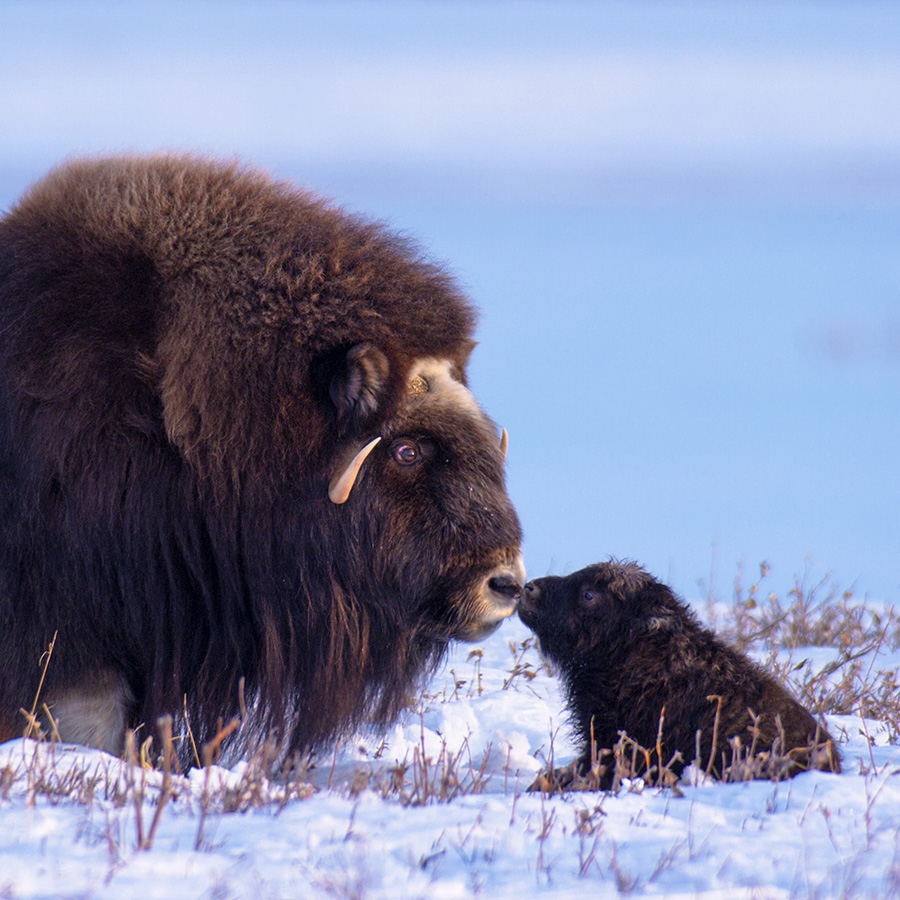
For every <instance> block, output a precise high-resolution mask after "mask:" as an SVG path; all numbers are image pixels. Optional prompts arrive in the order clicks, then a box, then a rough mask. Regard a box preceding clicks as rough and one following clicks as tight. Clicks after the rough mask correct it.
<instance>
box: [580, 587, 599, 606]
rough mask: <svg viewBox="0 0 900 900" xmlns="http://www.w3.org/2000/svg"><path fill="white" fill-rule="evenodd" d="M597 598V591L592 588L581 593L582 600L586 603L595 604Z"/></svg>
mask: <svg viewBox="0 0 900 900" xmlns="http://www.w3.org/2000/svg"><path fill="white" fill-rule="evenodd" d="M596 596H597V594H596V592H595V591H592V590H591V589H590V588H585V589H584V590H583V591H582V592H581V599H582V600H583V601H584V602H585V603H593V602H594V599H595V598H596Z"/></svg>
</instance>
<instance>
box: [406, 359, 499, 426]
mask: <svg viewBox="0 0 900 900" xmlns="http://www.w3.org/2000/svg"><path fill="white" fill-rule="evenodd" d="M452 373H453V362H452V360H449V359H440V358H436V357H425V358H423V359H417V360H416V361H415V362H414V363H413V366H412V368H411V369H410V372H409V380H408V382H407V384H408V391H409V394H410V396H412V397H416V396H421V395H423V394H431V395H433V396H435V397H439V398H441V399H442V400H447V401H448V402H450V403H451V404H453V405H454V406H455V407H457V408H458V409H462V410H465V411H466V412H469V413H477V414H478V415H484V412H483V410H482V409H481V407H480V406H479V405H478V401H477V400H476V399H475V397H474V395H473V394H472V392H471V391H470V390H469V389H468V388H467V387H466V386H465V385H464V384H462V383H461V382H459V381H457V380H456V379H455V378H454V377H453V374H452Z"/></svg>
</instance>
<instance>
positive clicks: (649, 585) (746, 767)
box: [519, 562, 840, 789]
mask: <svg viewBox="0 0 900 900" xmlns="http://www.w3.org/2000/svg"><path fill="white" fill-rule="evenodd" d="M519 615H520V616H521V618H522V621H523V622H524V623H525V624H526V625H527V626H528V627H529V628H531V629H532V630H533V631H534V632H535V633H536V634H537V636H538V639H539V641H540V647H541V651H542V653H544V655H545V656H547V657H548V658H549V659H550V660H551V661H552V662H553V663H555V664H556V665H557V666H558V667H559V669H560V672H561V673H562V678H563V680H564V682H565V686H566V690H567V694H568V701H569V709H570V711H571V713H572V718H573V723H574V725H575V727H576V728H577V732H578V735H579V737H580V738H581V741H582V748H583V749H582V753H581V756H580V757H579V758H578V760H577V761H576V763H575V764H574V766H571V767H567V768H566V769H559V770H556V772H554V773H551V776H550V777H549V778H545V779H544V780H543V781H542V779H539V780H538V782H537V783H536V785H535V786H538V787H545V788H550V789H555V788H560V787H561V788H563V789H565V788H566V787H569V786H573V785H574V784H576V783H578V784H581V785H585V784H586V783H588V784H591V783H592V784H593V786H595V787H596V786H600V787H604V788H608V787H609V786H610V785H611V784H612V781H613V776H614V760H613V759H612V755H611V748H613V747H615V745H616V743H617V741H618V740H619V733H620V732H623V731H624V732H626V733H627V735H628V737H629V738H631V739H632V740H633V741H635V742H636V743H637V744H639V745H640V746H641V747H643V748H647V749H650V750H653V751H654V752H655V753H658V754H659V757H661V762H662V764H663V765H665V764H666V763H668V762H669V761H670V759H671V758H672V756H673V755H674V754H675V753H677V754H679V756H680V761H678V760H677V759H676V761H675V762H674V763H673V765H672V767H671V771H672V772H673V773H674V774H676V775H678V774H680V772H681V771H682V769H683V768H684V766H685V765H686V764H687V763H690V762H691V761H693V760H695V759H697V751H698V749H699V759H698V762H699V764H700V765H701V766H702V767H704V768H705V769H707V770H708V771H710V772H711V773H712V774H714V775H715V776H716V777H730V778H745V777H764V778H781V777H790V776H792V775H795V774H797V773H798V772H802V771H804V770H806V769H810V768H816V769H823V770H827V771H833V772H838V771H840V762H839V758H838V755H837V751H836V750H835V746H834V742H833V741H832V739H831V738H830V737H829V735H828V733H827V732H826V731H825V729H824V728H823V727H822V726H821V725H820V724H819V723H818V722H817V721H816V720H815V718H814V717H813V716H812V715H810V713H808V712H807V711H806V710H805V709H804V708H803V707H802V706H801V705H800V704H799V703H798V702H797V701H796V700H795V699H794V698H793V697H791V695H790V694H789V693H788V692H787V691H786V690H785V689H784V688H783V687H782V686H781V685H780V684H778V683H777V682H776V681H775V680H774V679H773V678H771V677H770V676H769V675H767V674H766V673H765V672H763V671H762V669H760V668H759V666H757V665H756V664H755V663H753V662H752V661H751V660H750V659H748V658H747V657H746V656H745V655H743V654H742V653H739V652H737V651H736V650H734V649H732V648H731V647H729V646H727V645H726V644H725V643H724V642H723V641H721V640H720V639H718V638H717V637H716V636H715V635H714V634H713V633H712V632H711V631H709V630H708V629H706V628H703V627H701V626H700V624H699V623H698V621H697V619H696V618H695V617H694V615H693V613H692V612H691V611H690V610H688V609H687V607H686V606H685V605H684V604H683V603H682V602H680V601H679V599H678V598H677V597H676V596H675V595H674V594H673V593H672V591H671V590H670V589H669V588H668V587H667V586H666V585H664V584H661V583H660V582H658V581H656V580H655V579H654V578H653V577H652V576H651V575H649V574H648V573H647V572H645V571H644V570H643V569H641V568H639V567H638V566H637V565H634V564H633V563H617V562H609V563H600V564H598V565H594V566H589V567H588V568H586V569H582V570H581V571H579V572H574V573H573V574H571V575H568V576H566V577H564V578H557V577H547V578H538V579H536V580H535V581H532V582H529V583H528V584H527V585H525V589H524V591H523V594H522V600H521V603H520V605H519ZM735 739H739V741H740V747H741V749H740V752H738V751H737V750H736V744H735V743H734V741H735ZM592 742H593V747H592ZM660 751H661V752H660ZM636 758H637V761H638V763H639V764H640V763H643V764H644V765H646V758H645V757H643V756H642V755H641V754H638V756H637V757H636ZM629 761H630V758H629ZM657 762H659V760H657ZM592 765H593V766H594V768H593V773H592V779H593V781H591V778H588V779H585V776H588V775H589V774H590V773H591V770H592ZM729 767H730V768H729ZM726 770H727V771H726ZM639 771H640V770H639Z"/></svg>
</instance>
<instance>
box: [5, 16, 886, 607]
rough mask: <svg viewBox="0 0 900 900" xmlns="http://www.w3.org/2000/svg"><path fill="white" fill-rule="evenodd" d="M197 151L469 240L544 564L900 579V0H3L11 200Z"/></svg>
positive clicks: (464, 247) (468, 259)
mask: <svg viewBox="0 0 900 900" xmlns="http://www.w3.org/2000/svg"><path fill="white" fill-rule="evenodd" d="M166 148H175V149H199V150H202V151H206V152H211V153H215V154H220V155H229V156H232V155H237V156H239V157H241V158H243V159H246V160H248V161H252V162H255V163H257V164H259V165H261V166H263V167H266V168H268V169H269V170H271V171H273V172H274V173H275V174H277V175H279V176H284V177H290V178H293V179H295V180H297V181H300V182H302V183H304V184H306V185H308V186H310V187H314V188H317V189H319V190H321V191H323V192H325V193H327V194H329V195H330V196H333V197H335V198H337V199H338V200H339V201H340V202H341V203H343V204H345V205H346V206H348V207H349V208H351V209H354V210H359V211H363V212H366V213H368V214H370V215H372V216H375V217H377V218H381V219H384V220H386V221H388V222H389V223H391V224H392V225H393V226H394V227H396V228H398V229H401V230H405V231H408V232H410V233H412V234H413V235H415V236H417V237H418V238H419V239H420V241H421V242H422V243H423V244H424V245H425V246H426V247H427V248H428V250H429V252H431V253H432V254H433V255H435V256H436V257H438V258H440V259H443V260H446V261H447V263H448V265H449V266H450V268H451V269H452V270H453V271H454V272H456V274H457V275H458V276H459V278H460V279H461V281H462V282H463V283H464V285H465V286H466V288H467V289H468V291H469V292H470V294H471V295H472V297H473V298H474V300H475V301H476V303H477V304H478V305H479V306H480V307H481V309H482V312H483V315H482V323H481V329H480V339H481V346H480V347H479V349H478V350H477V351H476V354H475V357H474V360H473V367H472V373H471V374H472V383H473V388H474V390H475V392H476V393H477V395H478V396H479V398H480V399H481V400H482V402H483V404H484V405H485V407H486V408H487V409H488V411H489V412H490V413H491V414H492V415H493V416H494V417H495V418H496V419H497V420H498V422H500V423H501V424H503V425H505V426H506V427H507V428H508V429H509V431H510V434H511V446H510V454H509V463H508V467H509V480H510V491H511V493H512V495H513V499H514V501H515V502H516V504H517V506H518V508H519V511H520V513H521V516H522V519H523V524H524V526H525V530H526V533H527V538H526V545H525V551H526V562H527V563H528V566H529V571H530V573H531V574H532V575H540V574H544V573H546V572H565V571H568V570H569V569H571V568H573V567H576V566H582V565H585V564H587V563H590V562H593V561H595V560H597V559H601V558H604V557H606V556H608V555H610V554H614V555H618V556H623V557H632V558H636V559H638V560H640V561H642V562H643V563H645V564H646V565H647V566H648V567H649V568H651V569H652V570H653V571H654V572H655V573H656V574H658V575H660V576H662V577H664V578H669V579H670V580H671V581H672V582H673V584H674V585H675V587H676V589H678V590H679V591H680V592H682V593H685V594H688V595H689V596H692V597H696V596H698V595H700V594H701V593H702V589H701V588H700V587H699V585H698V582H699V581H700V580H702V581H703V582H704V583H708V582H709V579H710V573H711V572H712V580H713V584H714V586H715V588H716V590H717V592H718V593H719V594H720V595H722V596H728V594H729V593H730V585H731V582H732V580H733V578H734V576H735V573H736V571H737V568H738V566H739V564H740V563H741V562H742V561H743V563H744V565H745V570H746V571H745V581H747V580H749V579H750V577H751V576H752V575H754V574H755V573H756V571H757V564H758V563H759V562H761V561H762V560H768V561H769V562H770V563H771V564H772V566H773V567H774V568H773V574H772V576H771V584H772V586H773V587H774V588H777V589H779V590H783V589H784V588H786V587H787V586H789V585H790V583H791V581H792V577H793V575H794V574H795V573H796V574H798V575H803V573H804V571H806V570H808V575H807V579H808V581H809V582H810V583H812V582H815V581H817V580H818V579H820V578H822V577H824V576H826V575H827V574H828V573H829V572H832V573H833V575H834V578H835V579H836V581H837V583H838V584H839V585H840V586H841V587H842V588H847V587H851V586H853V587H854V589H855V590H856V591H857V592H858V593H860V594H869V595H871V596H875V597H880V598H884V599H888V600H894V601H896V600H900V413H898V406H900V252H898V251H900V4H894V3H888V2H884V3H828V2H816V3H765V4H764V3H759V2H756V0H753V2H735V3H725V2H717V3H716V2H709V3H679V2H667V3H661V2H660V3H648V2H634V0H628V2H621V3H603V2H598V3H577V2H559V0H556V2H553V0H549V2H531V3H529V2H519V3H505V2H495V3H490V2H488V3H478V2H469V3H441V2H433V0H430V2H417V3H413V2H377V3H375V2H373V3H350V2H341V0H338V2H331V3H327V4H325V3H323V4H318V3H287V2H281V3H276V2H258V0H257V2H253V3H246V4H245V3H218V4H214V3H202V2H200V3H180V2H171V3H153V2H143V3H133V4H131V3H108V2H94V3H79V2H64V3H52V2H37V3H36V2H4V3H2V4H0V207H2V208H6V207H8V206H9V205H10V204H11V203H12V202H14V199H15V197H16V196H17V195H18V194H19V193H20V192H21V191H22V189H23V188H24V187H25V186H26V185H27V184H28V183H29V182H30V181H31V180H33V179H34V178H36V177H38V176H39V175H40V174H41V173H42V172H43V171H45V170H46V169H47V168H48V167H49V166H50V165H52V164H53V163H55V162H57V161H59V160H60V159H62V158H63V157H65V156H66V155H68V154H74V153H85V152H90V153H95V152H108V151H121V150H153V149H166Z"/></svg>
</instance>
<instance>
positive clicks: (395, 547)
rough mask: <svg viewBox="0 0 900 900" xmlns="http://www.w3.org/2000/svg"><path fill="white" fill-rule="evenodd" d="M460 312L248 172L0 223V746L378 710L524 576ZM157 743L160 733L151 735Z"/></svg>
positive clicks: (168, 170) (465, 311)
mask: <svg viewBox="0 0 900 900" xmlns="http://www.w3.org/2000/svg"><path fill="white" fill-rule="evenodd" d="M473 326H474V313H473V310H472V308H471V307H470V305H469V303H468V302H467V300H466V299H465V298H464V297H463V296H462V295H461V293H460V292H459V290H458V289H457V287H456V286H455V285H454V283H453V281H452V280H451V279H450V278H449V277H448V276H447V275H445V274H444V273H443V272H442V271H441V270H440V269H439V268H437V267H435V266H434V265H432V264H429V263H428V262H426V261H424V260H423V259H422V258H421V257H420V256H419V254H418V253H417V251H416V250H415V248H413V247H412V246H410V244H409V243H408V242H406V241H404V240H401V239H399V238H398V237H396V236H394V235H392V234H390V233H388V232H387V231H385V230H384V229H383V228H382V227H380V226H378V225H375V224H372V223H369V222H366V221H362V220H360V219H358V218H354V217H351V216H349V215H347V214H345V213H343V212H341V211H340V210H338V209H336V208H334V207H332V206H329V205H328V204H327V203H325V202H323V201H321V200H319V199H317V198H315V197H314V196H311V195H310V194H308V193H305V192H302V191H299V190H296V189H294V188H292V187H290V186H289V185H286V184H283V183H276V182H273V181H271V180H270V179H269V178H267V177H265V176H263V175H261V174H259V173H256V172H253V171H248V170H245V169H242V168H240V167H238V166H236V165H231V164H228V165H225V164H218V163H215V162H210V161H205V160H200V159H194V158H189V157H178V156H164V157H152V158H115V159H105V160H104V159H101V160H87V161H76V162H72V163H70V164H67V165H65V166H63V167H61V168H59V169H57V170H55V171H53V172H52V173H51V174H50V175H48V176H47V177H46V178H45V179H44V180H43V181H41V182H39V183H38V184H37V185H36V186H34V187H33V188H32V189H31V190H29V192H28V193H27V194H26V195H25V196H24V197H23V198H22V199H21V201H20V202H19V203H18V204H17V205H16V206H14V207H13V209H12V210H11V211H10V212H9V213H8V214H7V215H6V216H5V218H3V219H2V220H0V504H2V507H0V737H3V738H9V737H11V736H13V735H16V734H21V733H22V731H23V726H24V724H25V720H24V718H23V717H22V715H21V712H20V710H23V709H24V710H29V709H30V708H31V707H32V704H33V703H34V700H35V698H36V697H38V693H39V682H40V677H41V668H42V667H41V662H42V654H45V651H46V650H47V648H48V646H49V645H50V643H51V641H52V640H53V638H54V635H56V641H55V644H54V646H53V652H52V655H51V656H50V659H49V664H48V666H47V670H46V676H45V678H44V680H43V683H42V685H41V686H40V702H39V704H38V709H43V707H44V704H46V707H47V709H48V710H49V716H47V718H46V720H45V721H46V722H47V723H48V725H49V724H51V722H50V720H51V718H52V721H53V722H55V726H56V727H57V728H58V731H59V734H60V736H61V737H62V738H63V739H66V740H72V741H76V742H81V743H87V744H93V745H96V746H99V747H103V748H105V749H108V750H112V751H118V750H119V749H120V748H121V747H122V741H123V733H124V729H125V728H126V727H136V726H138V725H140V724H143V726H144V728H145V729H146V731H150V732H154V731H155V728H156V720H157V717H158V716H159V715H160V714H163V713H167V712H168V713H176V714H178V713H179V712H181V711H185V713H186V717H187V720H188V722H189V724H190V726H191V728H192V730H193V734H194V736H195V737H196V738H197V739H198V742H199V740H203V739H206V738H209V736H210V735H212V734H214V733H215V731H216V728H217V723H219V722H221V721H223V720H226V721H227V718H228V717H230V716H232V715H234V714H237V713H238V712H239V711H240V710H241V709H244V710H246V711H247V716H248V717H249V718H250V719H251V720H252V721H251V724H252V725H254V726H255V727H257V728H259V729H274V730H275V731H276V732H277V733H278V734H280V735H281V736H282V738H283V740H284V747H285V748H286V751H287V752H290V751H291V750H294V749H300V748H308V747H312V746H315V745H317V744H320V743H321V742H323V741H326V740H327V739H329V738H332V737H334V736H335V735H337V734H339V733H340V732H341V731H343V730H345V729H347V728H348V727H350V726H352V725H354V724H356V723H358V722H360V721H361V720H363V719H366V720H369V719H371V720H376V721H388V720H389V719H390V718H391V716H392V715H393V714H395V713H396V711H397V709H398V708H399V707H400V706H401V705H402V704H403V703H404V702H405V701H406V700H407V698H408V695H409V690H410V688H411V687H412V686H413V684H414V683H415V681H416V680H417V678H418V677H420V676H421V675H422V674H423V673H425V672H427V671H428V669H429V667H430V666H433V664H434V663H435V662H436V661H437V660H438V659H439V658H440V656H441V654H442V652H443V650H444V649H445V647H446V646H447V644H448V642H449V641H450V640H451V639H461V640H474V639H478V638H480V637H482V636H483V635H486V634H487V633H489V632H490V631H491V630H492V629H493V628H494V627H496V626H497V625H498V624H499V622H500V621H501V620H502V619H503V618H504V617H506V616H508V615H510V614H511V613H512V612H513V611H514V609H515V604H516V599H517V596H518V593H519V590H520V587H519V586H520V584H521V583H522V581H524V571H523V568H522V562H521V556H520V552H519V546H520V540H521V534H520V528H519V522H518V519H517V517H516V514H515V511H514V510H513V507H512V505H511V504H510V501H509V498H508V497H507V494H506V490H505V487H504V473H503V456H504V452H505V446H504V447H501V444H504V445H505V435H504V439H503V440H501V438H500V436H499V435H498V432H497V429H496V428H495V426H494V425H493V423H492V422H491V420H490V419H489V418H488V417H487V416H486V415H485V413H484V412H483V411H482V410H481V409H480V407H479V406H478V404H477V403H476V402H475V400H474V399H473V397H472V395H471V393H470V392H469V390H468V389H467V387H466V379H465V370H466V363H467V359H468V356H469V353H470V351H471V348H472V346H473V340H472V332H473ZM145 733H146V732H145Z"/></svg>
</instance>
